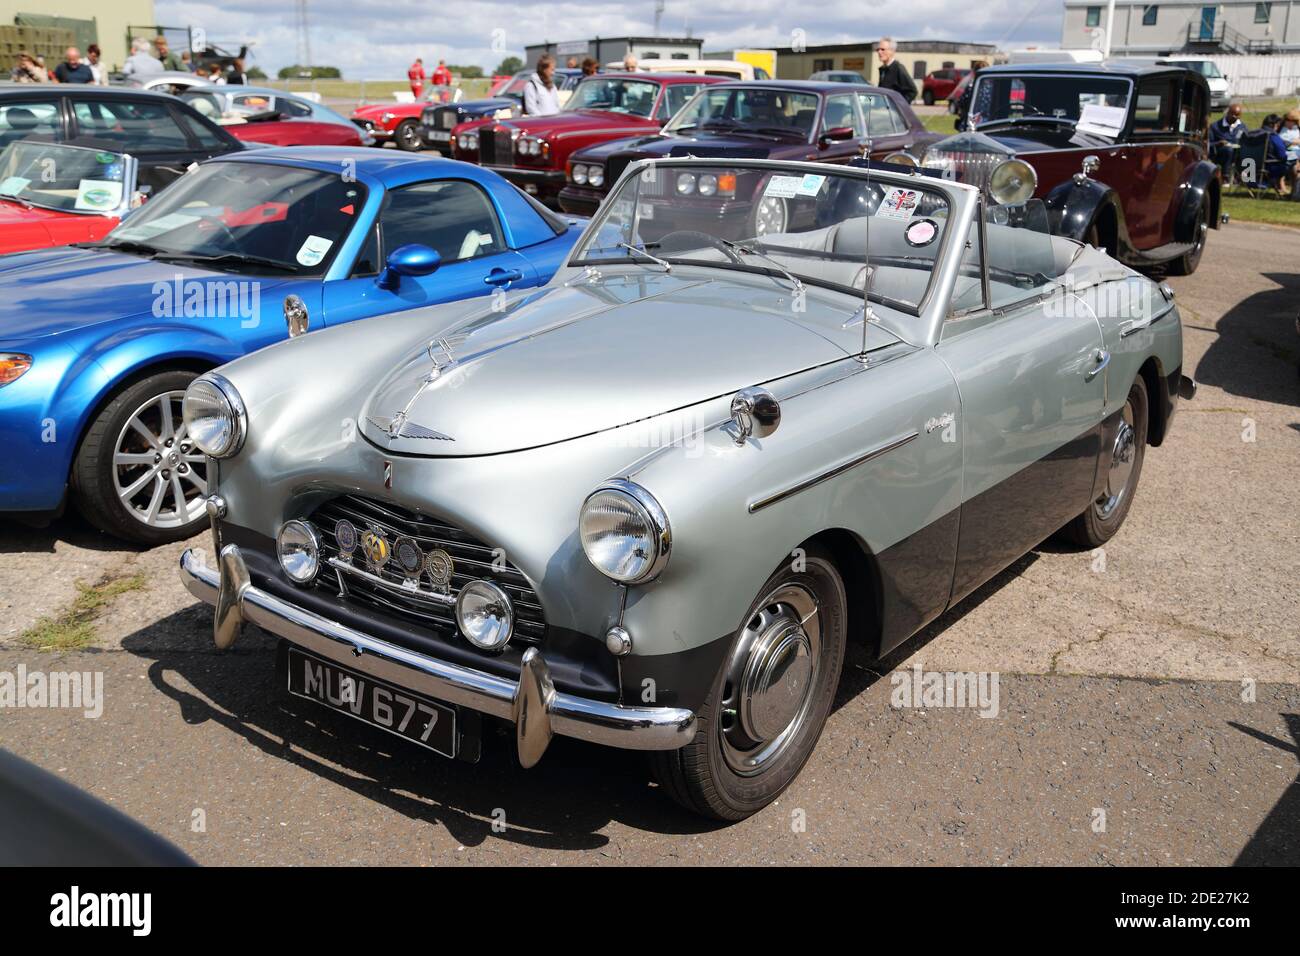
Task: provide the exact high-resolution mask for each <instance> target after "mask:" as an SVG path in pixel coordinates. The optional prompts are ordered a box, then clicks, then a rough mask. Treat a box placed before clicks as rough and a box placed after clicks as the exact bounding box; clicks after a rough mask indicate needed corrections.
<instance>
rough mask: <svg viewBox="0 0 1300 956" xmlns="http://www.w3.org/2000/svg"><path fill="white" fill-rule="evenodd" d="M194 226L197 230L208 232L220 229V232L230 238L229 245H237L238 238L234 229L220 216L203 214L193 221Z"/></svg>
mask: <svg viewBox="0 0 1300 956" xmlns="http://www.w3.org/2000/svg"><path fill="white" fill-rule="evenodd" d="M205 227H206V228H205ZM194 228H195V229H196V230H197V231H199V232H210V231H212V230H216V229H220V230H221V234H222V235H223V236H225V238H227V239H229V240H230V244H231V246H233V247H236V248H238V246H239V238H238V237H237V236H236V235H235V232H234V230H233V229H231V228H230V227H229V226H227V225H226V224H225V223H224V222H222V220H221V218H220V217H218V216H204V217H203V218H201V219H200V220H199V221H198V222H197V223H195V225H194Z"/></svg>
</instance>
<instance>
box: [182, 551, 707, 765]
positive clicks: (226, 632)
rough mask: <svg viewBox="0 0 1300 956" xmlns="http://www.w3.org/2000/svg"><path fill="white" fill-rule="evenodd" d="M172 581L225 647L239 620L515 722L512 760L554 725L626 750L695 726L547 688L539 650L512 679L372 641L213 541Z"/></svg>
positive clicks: (531, 757) (657, 743) (682, 715)
mask: <svg viewBox="0 0 1300 956" xmlns="http://www.w3.org/2000/svg"><path fill="white" fill-rule="evenodd" d="M180 571H181V582H182V583H183V584H184V585H185V589H186V590H187V591H189V592H190V594H192V595H194V596H195V597H196V598H198V599H199V600H201V601H206V602H207V603H208V604H211V605H214V606H215V607H216V616H215V621H214V624H213V640H214V642H215V643H216V645H217V647H218V648H221V649H223V650H224V649H225V648H227V647H230V646H231V645H232V644H233V643H234V642H235V639H236V638H237V637H238V636H239V630H240V626H241V625H242V624H243V622H244V621H249V622H251V623H253V624H256V625H257V626H258V627H260V628H262V629H263V630H266V631H269V632H270V633H272V634H276V635H278V636H280V637H282V638H284V639H285V640H286V641H288V642H290V643H291V644H295V645H297V646H298V647H301V648H304V649H306V650H309V651H311V652H312V653H313V654H316V655H319V656H320V657H324V658H326V659H328V660H331V661H334V662H335V663H337V664H338V665H340V666H341V667H346V668H348V669H349V670H353V671H358V672H360V673H363V674H369V675H370V676H371V677H374V678H376V679H378V680H383V681H387V682H388V683H390V684H395V685H397V686H398V687H404V688H407V689H408V690H412V691H415V692H416V693H420V694H424V695H426V696H428V697H432V698H433V699H435V700H440V701H445V702H446V703H449V704H457V705H459V706H462V707H468V708H469V709H471V710H476V711H479V712H481V713H484V714H491V715H492V716H494V717H502V718H505V719H506V720H509V721H512V722H513V723H514V725H515V742H516V746H517V749H518V753H519V762H520V763H521V764H523V765H524V766H525V767H531V766H533V765H534V764H535V763H537V761H539V760H540V759H541V758H542V754H543V753H545V752H546V747H547V745H548V744H550V742H551V737H552V736H553V735H555V734H561V735H562V736H565V737H577V738H578V739H580V740H589V741H591V742H592V743H597V744H602V745H604V746H607V747H620V748H623V749H625V750H675V749H677V748H678V747H684V746H685V745H686V744H688V743H690V741H691V739H692V738H693V737H694V736H695V714H694V713H692V712H691V711H689V710H682V709H679V708H673V707H622V706H620V705H618V704H611V703H606V702H605V701H597V700H589V699H587V698H585V697H576V696H574V695H572V694H565V693H562V692H560V691H557V690H556V689H555V686H554V684H553V683H552V682H551V675H550V670H549V669H548V668H547V666H546V661H545V659H544V658H543V657H542V654H541V652H540V651H539V650H538V649H537V648H535V647H530V648H529V649H528V650H527V651H525V652H524V656H523V667H522V670H521V671H520V675H519V681H518V683H516V682H514V681H511V680H508V679H506V678H504V677H498V676H497V675H495V674H487V673H484V672H483V671H478V670H474V669H472V668H469V667H462V666H460V665H457V664H449V663H447V662H445V661H440V660H438V659H436V658H432V657H426V656H424V655H423V654H416V653H415V652H413V651H408V650H406V649H405V648H402V647H398V646H397V645H395V644H390V643H388V642H387V641H381V640H378V639H376V638H373V637H370V636H369V635H366V634H363V633H361V632H360V631H357V630H354V629H352V628H350V627H347V626H345V625H343V624H339V623H337V622H335V621H331V620H329V619H328V618H324V617H321V616H320V615H319V614H316V613H314V612H312V611H308V610H306V609H304V608H301V607H298V606H297V605H294V604H291V603H289V602H288V601H284V600H281V599H280V598H278V597H276V596H275V595H273V594H270V593H268V592H266V591H263V590H261V589H260V588H257V587H254V586H253V584H252V582H251V581H250V580H249V576H248V567H247V565H246V564H245V563H244V558H243V555H241V554H240V551H239V548H238V547H237V546H235V545H233V544H232V545H227V546H226V547H224V548H222V549H221V556H220V558H219V560H218V568H213V567H211V566H210V565H209V564H208V562H207V560H206V559H205V556H204V555H203V554H202V553H201V552H199V551H195V550H194V549H192V548H191V549H189V550H187V551H186V552H185V553H184V554H182V555H181V568H180Z"/></svg>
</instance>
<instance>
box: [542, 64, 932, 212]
mask: <svg viewBox="0 0 1300 956" xmlns="http://www.w3.org/2000/svg"><path fill="white" fill-rule="evenodd" d="M941 138H942V136H941V135H940V134H938V133H931V132H928V131H927V130H926V129H925V127H924V126H922V125H921V121H920V120H919V119H917V118H916V114H915V113H913V112H912V108H911V107H910V106H909V105H908V104H907V101H906V100H904V99H903V98H902V97H901V96H899V95H898V94H897V93H895V92H893V91H892V90H884V89H880V88H879V87H874V86H850V85H847V84H844V83H829V82H823V83H812V82H807V81H802V82H801V81H798V80H767V81H765V82H754V83H722V84H718V85H716V86H710V87H706V88H705V89H702V90H700V91H699V92H698V93H696V94H695V96H694V98H692V99H691V101H690V102H689V103H688V104H687V105H686V106H685V107H684V108H682V109H681V110H679V111H678V112H677V114H676V115H675V116H674V117H673V119H672V121H671V122H670V123H669V124H668V125H667V126H665V127H664V129H663V132H662V133H658V134H651V135H648V136H640V137H633V138H630V139H618V140H610V141H608V142H604V143H599V144H597V145H595V146H588V147H587V148H586V149H580V150H577V151H576V152H574V153H573V154H572V155H571V156H570V157H569V162H568V169H567V174H566V182H567V184H566V185H565V187H564V189H562V190H561V191H560V195H559V204H560V208H561V209H563V210H564V211H565V212H571V213H577V214H579V215H584V216H590V215H592V214H593V213H594V212H595V211H596V207H597V206H599V205H600V202H601V200H602V199H604V198H605V195H606V194H607V193H608V192H609V190H610V189H611V188H612V187H613V185H614V183H615V182H617V181H618V177H619V176H620V175H621V174H622V172H623V170H624V169H626V168H627V167H628V165H629V164H630V163H632V162H635V161H636V160H639V159H647V158H651V157H657V156H710V157H714V158H717V157H722V156H737V157H745V158H749V159H758V158H765V159H803V160H809V161H812V162H824V163H843V162H847V161H848V160H850V159H853V158H854V157H855V156H860V155H862V153H863V151H864V150H865V149H866V147H867V144H868V142H870V144H871V155H872V156H873V157H874V158H876V159H883V158H884V157H885V156H888V155H890V154H891V153H894V152H896V151H898V150H907V149H920V148H924V146H925V145H926V144H927V143H930V142H933V141H935V140H938V139H941ZM727 181H728V182H729V181H730V180H727ZM707 189H708V191H707V192H706V191H704V190H696V191H694V192H693V195H694V196H695V198H696V201H697V202H698V203H699V204H700V206H701V208H702V209H706V208H707V209H709V210H711V211H714V212H718V213H720V209H721V207H722V206H724V205H726V204H727V203H728V202H730V201H731V197H730V196H728V193H727V190H726V189H725V188H723V189H718V188H717V187H716V186H709V187H707ZM785 210H786V206H785V203H784V200H782V199H780V198H778V197H772V198H770V199H768V200H765V201H764V202H763V203H762V204H760V206H759V207H755V208H754V209H753V211H752V215H753V217H754V219H753V222H752V223H751V229H752V232H751V234H752V235H762V234H763V233H764V232H767V231H769V230H770V231H773V232H782V231H784V224H785V222H786V218H785Z"/></svg>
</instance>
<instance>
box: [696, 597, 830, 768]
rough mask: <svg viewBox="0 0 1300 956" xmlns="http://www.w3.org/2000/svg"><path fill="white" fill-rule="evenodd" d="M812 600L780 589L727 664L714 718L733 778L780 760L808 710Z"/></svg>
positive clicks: (813, 644) (816, 635) (813, 681)
mask: <svg viewBox="0 0 1300 956" xmlns="http://www.w3.org/2000/svg"><path fill="white" fill-rule="evenodd" d="M818 610H819V608H818V604H817V599H816V598H815V597H814V596H813V594H812V592H811V591H809V590H808V589H807V588H805V587H803V586H801V585H793V584H784V585H781V586H779V587H777V588H776V589H775V590H773V591H772V592H771V593H770V594H768V595H767V596H766V597H765V598H764V599H763V601H762V606H761V607H760V608H759V609H758V611H757V612H755V614H754V616H753V617H752V618H750V620H749V622H748V623H747V624H746V625H745V629H744V630H743V631H742V632H741V635H740V638H739V640H738V641H737V642H736V648H735V650H734V651H732V655H731V659H730V660H729V661H728V663H727V674H726V680H725V683H724V685H723V697H722V706H721V708H720V711H719V715H720V719H719V720H718V736H719V739H720V741H721V743H722V754H723V757H724V759H725V760H726V762H727V766H728V767H730V768H731V769H732V770H733V771H734V772H735V773H737V774H740V775H742V776H750V775H753V774H756V773H759V772H760V771H762V770H763V769H765V768H766V767H767V766H768V765H769V764H770V763H772V761H774V760H775V759H776V758H778V757H779V756H780V755H781V754H783V753H784V752H785V751H786V749H787V748H788V747H789V746H790V744H791V742H792V741H793V740H794V739H795V738H796V737H797V736H798V734H799V731H800V730H801V729H802V727H803V725H804V722H805V721H806V720H807V718H808V711H809V710H810V708H811V705H812V698H813V694H812V690H813V688H814V687H815V686H816V685H817V675H818V671H819V669H820V663H819V661H820V651H821V619H820V616H819V614H818Z"/></svg>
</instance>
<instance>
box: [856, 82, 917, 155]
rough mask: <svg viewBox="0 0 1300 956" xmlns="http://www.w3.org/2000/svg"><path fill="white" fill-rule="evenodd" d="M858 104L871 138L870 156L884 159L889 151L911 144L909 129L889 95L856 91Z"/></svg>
mask: <svg viewBox="0 0 1300 956" xmlns="http://www.w3.org/2000/svg"><path fill="white" fill-rule="evenodd" d="M858 106H859V107H860V108H861V110H862V115H863V117H864V118H865V121H866V124H867V136H868V138H869V139H870V140H871V158H872V159H884V158H885V157H886V156H889V155H890V154H891V153H896V152H898V151H899V150H904V149H907V148H908V147H909V146H911V145H912V144H911V130H910V129H909V128H908V125H907V121H906V120H904V119H903V117H902V116H900V115H899V113H898V110H897V109H896V108H895V106H894V104H893V103H891V102H889V97H887V96H885V95H884V94H883V93H870V92H867V91H866V90H861V91H859V92H858Z"/></svg>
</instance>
